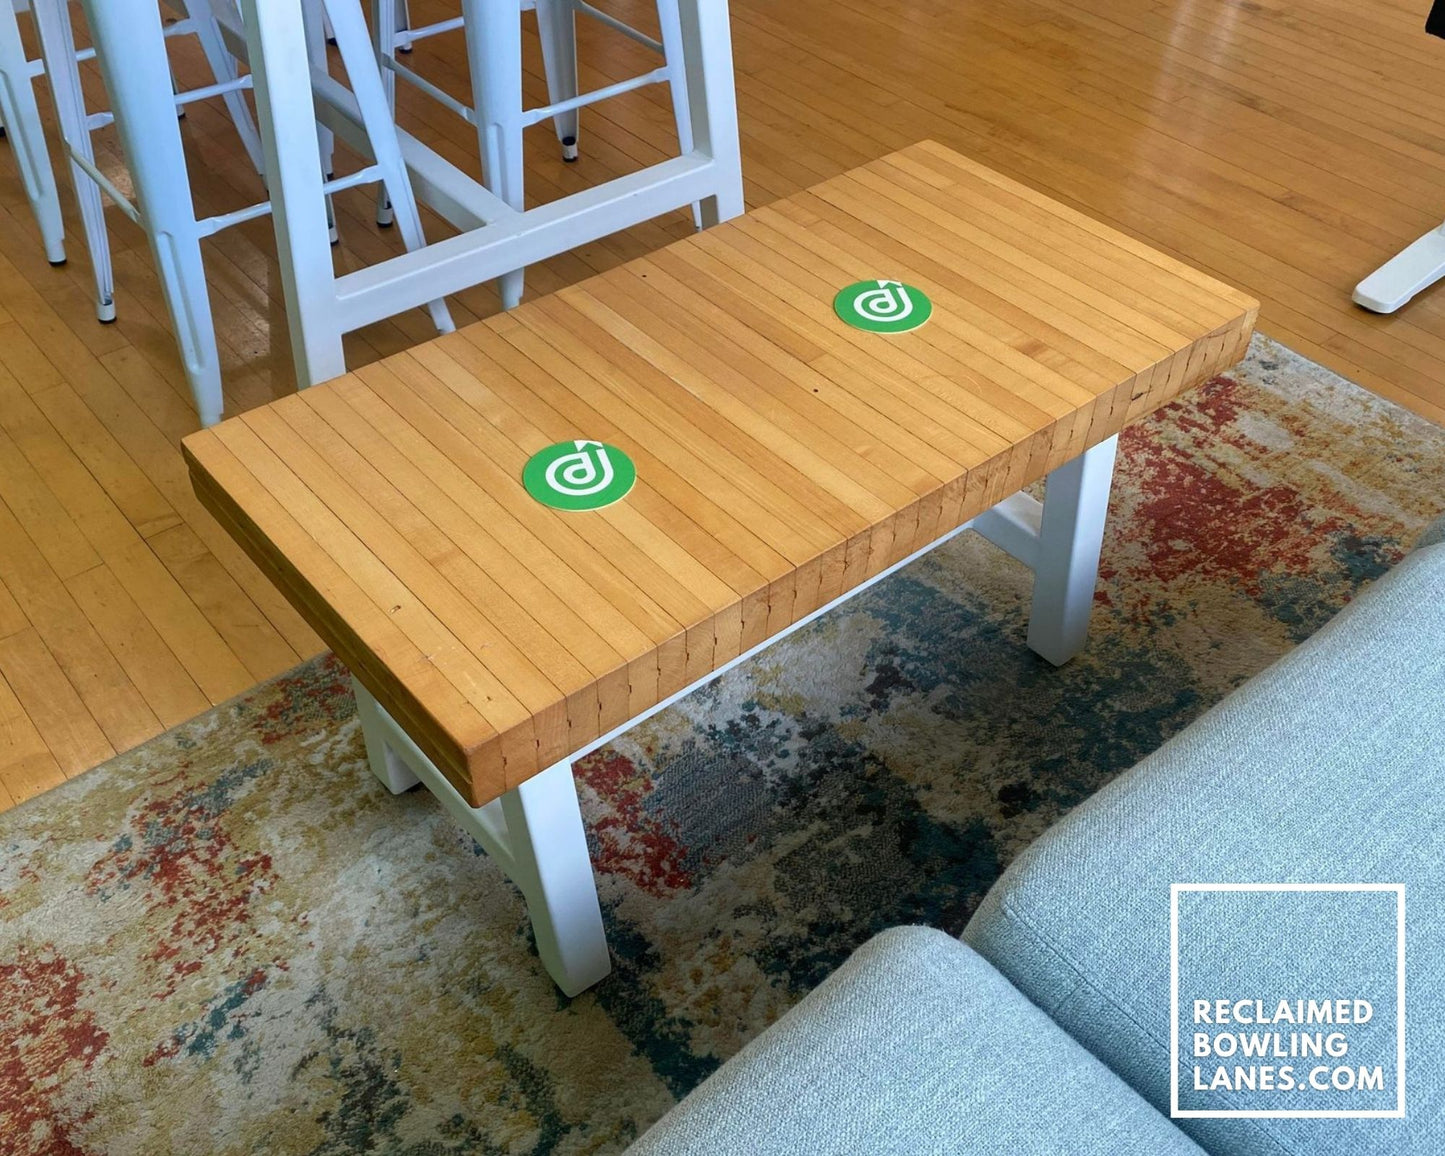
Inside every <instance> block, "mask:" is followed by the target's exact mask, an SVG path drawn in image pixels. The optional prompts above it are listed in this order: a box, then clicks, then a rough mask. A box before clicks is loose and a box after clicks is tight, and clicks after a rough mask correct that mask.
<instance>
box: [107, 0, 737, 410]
mask: <svg viewBox="0 0 1445 1156" xmlns="http://www.w3.org/2000/svg"><path fill="white" fill-rule="evenodd" d="M85 2H86V3H87V4H92V5H93V4H97V3H102V2H105V0H85ZM110 2H115V0H110ZM676 2H677V9H678V39H679V41H680V49H679V52H678V55H679V56H680V57H681V62H682V67H681V70H680V71H681V75H682V78H683V80H682V83H683V84H685V86H686V88H687V108H688V117H689V120H688V125H687V128H688V135H687V136H685V137H684V138H683V139H684V141H685V142H687V143H688V144H689V146H690V147H688V148H687V149H686V150H685V151H683V152H682V154H681V155H680V156H676V157H671V158H669V159H667V160H663V161H660V162H658V163H657V164H654V165H650V166H648V167H647V168H644V169H642V170H640V171H638V172H634V173H629V174H628V175H626V176H623V177H618V178H615V179H613V180H609V181H606V182H604V183H602V184H600V185H596V186H593V187H591V188H588V189H584V190H583V191H581V192H578V193H573V194H570V195H569V196H565V197H562V198H560V199H558V200H556V201H553V202H551V203H550V204H546V205H542V206H540V207H538V208H535V209H519V208H517V207H514V206H513V205H512V204H511V203H509V202H508V201H506V200H504V199H502V198H501V197H499V196H497V195H496V194H494V193H492V192H490V191H488V190H487V189H486V188H484V187H483V186H482V185H481V184H480V183H478V182H477V181H476V180H475V179H474V178H472V177H470V176H468V175H467V174H466V173H464V172H462V171H461V170H460V169H458V168H457V167H456V166H455V165H453V164H451V163H450V162H448V161H447V160H446V159H445V158H444V157H442V156H441V155H440V154H438V153H437V152H436V151H435V150H434V149H431V148H429V147H427V146H426V145H425V144H423V143H422V142H421V141H419V140H417V139H416V138H415V137H414V136H412V135H411V134H410V133H408V132H406V131H405V130H404V129H401V128H396V127H395V125H394V123H393V129H394V135H393V136H391V137H390V138H388V139H389V140H390V142H391V144H399V146H400V156H401V159H402V160H403V161H404V162H405V165H406V169H407V171H408V172H409V173H410V176H411V181H412V184H413V186H414V187H415V189H416V195H417V196H418V197H419V198H420V199H421V200H422V201H423V202H424V203H425V204H427V205H428V206H430V207H431V208H432V209H434V210H435V211H436V212H437V213H438V214H440V215H441V216H442V217H443V218H445V219H446V220H447V221H449V222H450V223H451V224H452V225H453V226H455V227H456V228H457V229H459V230H461V233H460V234H459V235H458V236H454V237H448V238H446V239H445V240H441V241H436V242H433V243H431V244H428V245H426V246H425V247H424V248H421V249H417V250H415V251H412V252H408V253H404V254H402V255H400V256H397V257H392V258H389V259H388V260H385V261H381V262H378V263H377V264H375V265H372V266H369V267H367V268H365V269H360V270H357V271H355V272H351V273H347V274H345V275H343V276H339V277H338V276H336V275H335V272H334V270H333V269H332V267H331V261H330V258H329V254H328V250H327V248H326V246H325V244H324V242H322V241H321V239H320V237H321V233H322V232H324V227H323V218H322V208H321V191H322V187H323V184H322V176H323V174H322V173H321V171H320V169H319V166H318V165H317V163H316V155H315V148H314V144H313V143H312V142H311V141H309V140H308V133H310V128H309V125H310V123H311V120H312V118H313V116H319V117H320V118H321V120H322V121H323V122H324V123H326V124H327V125H329V126H330V127H331V128H332V129H333V130H334V131H335V132H336V134H337V136H338V137H340V138H341V139H342V140H343V141H344V142H345V143H346V144H347V145H348V146H349V147H351V148H353V149H355V150H356V151H358V152H360V153H361V154H362V155H364V156H374V155H377V152H376V151H373V147H374V144H375V145H380V144H382V143H384V142H383V141H382V140H381V138H379V137H377V136H376V134H368V132H367V131H366V121H367V119H368V118H369V117H371V116H372V115H373V113H372V112H371V110H372V109H375V108H378V107H379V108H380V109H381V112H382V113H383V114H385V113H386V111H387V104H386V98H385V95H384V93H383V89H382V81H381V76H380V67H379V66H378V64H377V58H376V56H375V54H373V53H368V54H367V60H366V61H363V60H360V59H351V58H348V59H347V62H346V65H347V75H348V77H349V78H350V80H351V82H352V86H353V88H354V91H351V90H348V89H347V88H346V87H345V86H343V85H342V84H340V83H339V82H338V81H336V80H335V79H334V78H332V77H330V76H327V75H326V74H325V73H323V72H320V71H319V70H317V69H314V68H313V69H311V70H310V75H309V77H308V75H307V73H308V63H307V60H306V48H305V43H304V36H303V34H302V23H303V20H302V14H301V12H300V10H299V8H298V7H297V4H296V2H295V0H241V7H242V12H243V14H244V17H245V36H246V40H247V44H248V49H247V51H248V58H249V60H250V63H251V68H252V72H253V76H254V77H255V94H256V109H257V116H258V119H259V121H260V125H261V139H262V142H263V144H264V146H265V149H266V172H267V174H268V178H269V182H270V189H271V202H272V205H273V207H274V210H275V212H274V223H275V226H276V248H277V252H278V255H279V257H280V261H281V274H282V278H283V281H284V283H285V286H286V315H287V319H288V321H289V322H290V326H291V348H292V353H293V355H294V357H295V359H296V376H297V380H298V381H299V382H301V383H302V384H310V383H312V382H318V381H325V380H327V379H328V378H332V377H337V376H339V375H340V374H342V373H345V372H346V361H345V355H344V352H343V349H342V344H341V336H342V334H344V333H348V332H350V331H351V330H353V329H359V328H361V327H362V326H363V325H368V324H370V323H371V322H373V321H376V320H378V319H380V318H382V317H389V316H391V315H393V314H396V313H400V312H402V311H403V310H405V309H409V308H412V307H414V306H416V305H418V304H420V303H422V302H425V301H430V300H432V299H434V298H435V297H437V296H438V295H443V294H448V293H455V292H458V291H460V290H462V289H465V288H469V287H470V286H473V285H477V284H479V283H481V282H482V281H486V280H490V279H492V278H494V277H500V276H502V275H503V274H505V273H508V272H510V271H513V270H519V269H523V268H525V267H526V266H527V265H529V264H532V263H534V262H537V261H543V260H546V259H547V258H548V257H552V256H555V255H556V254H558V253H562V252H566V251H567V250H568V249H573V248H576V247H577V246H578V245H583V244H587V243H588V242H590V241H594V240H596V239H597V238H599V237H604V236H606V235H607V234H609V233H615V232H617V231H618V230H620V229H626V228H629V227H630V226H632V225H635V224H637V223H639V222H641V221H646V220H648V219H650V218H652V217H656V216H659V215H661V214H663V213H667V212H670V211H672V210H674V209H678V208H682V207H683V206H686V205H692V204H700V215H701V219H702V222H703V223H704V224H705V225H710V224H713V223H714V222H717V221H720V220H725V219H727V218H729V217H734V216H737V215H738V214H740V213H741V212H742V211H743V184H742V164H741V157H740V153H739V149H738V126H737V104H736V97H735V95H734V91H733V64H732V38H731V32H730V29H729V26H728V9H727V0H676ZM504 7H505V9H506V10H507V11H506V12H505V13H503V12H502V9H503V8H504ZM326 8H327V13H328V14H329V16H330V17H331V22H332V24H333V27H334V28H335V30H336V31H337V33H338V34H339V33H340V32H341V24H342V23H346V24H348V25H353V26H358V27H360V28H362V29H363V35H365V32H364V29H365V21H364V20H363V18H362V15H361V8H360V3H359V0H326ZM488 8H491V9H494V10H495V12H496V13H498V14H499V15H498V17H497V19H496V23H497V24H498V25H501V26H502V27H501V28H499V30H498V34H497V35H496V36H495V37H492V38H491V39H489V40H488V41H486V43H488V44H489V45H492V46H493V50H492V52H490V53H489V55H492V56H495V57H497V59H499V60H502V61H505V60H508V59H510V60H513V61H520V37H521V29H520V24H519V21H518V19H517V15H516V12H517V10H516V9H515V8H513V7H512V4H511V3H510V2H509V3H507V4H506V5H502V4H485V3H484V4H483V5H482V11H483V12H484V13H485V11H486V10H487V9H488ZM503 17H505V18H503ZM338 42H339V43H344V41H343V40H342V37H341V36H340V35H338ZM498 42H500V43H502V44H504V45H505V44H511V45H512V46H513V50H511V51H496V50H495V47H494V46H495V44H496V43H498ZM368 62H369V63H368ZM512 78H513V80H516V74H515V73H513V74H512ZM509 83H510V82H509ZM594 95H595V94H594ZM598 99H600V97H598ZM517 103H520V92H518V93H517ZM554 111H555V108H554V109H552V110H550V111H549V112H547V113H546V114H544V115H551V114H552V112H554ZM492 131H493V132H494V133H495V132H496V131H497V126H496V125H493V126H492ZM311 136H312V137H314V133H313V134H311ZM387 147H391V146H390V145H388V146H387ZM388 187H390V186H388Z"/></svg>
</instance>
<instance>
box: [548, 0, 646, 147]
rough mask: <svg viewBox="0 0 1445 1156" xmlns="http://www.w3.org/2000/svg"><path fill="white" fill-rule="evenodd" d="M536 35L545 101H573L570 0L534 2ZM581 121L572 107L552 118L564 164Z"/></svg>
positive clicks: (574, 12) (573, 33)
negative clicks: (543, 81) (543, 74)
mask: <svg viewBox="0 0 1445 1156" xmlns="http://www.w3.org/2000/svg"><path fill="white" fill-rule="evenodd" d="M665 3H666V0H664V4H665ZM537 35H538V36H539V37H540V39H541V41H542V70H543V71H544V72H545V73H546V74H547V102H548V103H549V104H560V103H561V102H562V101H564V100H571V99H573V98H574V97H575V96H577V10H576V9H575V8H574V7H573V6H572V2H571V0H537ZM580 120H581V113H580V110H579V109H575V108H574V109H571V110H570V111H568V112H560V113H558V114H557V115H556V116H555V117H553V118H552V123H553V124H554V125H555V126H556V128H557V139H558V140H559V141H560V142H561V144H562V159H563V160H564V161H575V160H576V159H577V156H578V149H577V138H578V132H579V123H580Z"/></svg>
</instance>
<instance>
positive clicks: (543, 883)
mask: <svg viewBox="0 0 1445 1156" xmlns="http://www.w3.org/2000/svg"><path fill="white" fill-rule="evenodd" d="M1117 440H1118V439H1117V438H1110V439H1109V440H1108V441H1105V442H1101V443H1100V444H1099V445H1097V446H1094V447H1093V448H1092V449H1089V450H1087V451H1085V452H1084V453H1083V454H1082V455H1080V456H1079V457H1078V458H1075V459H1074V460H1073V461H1070V462H1067V463H1065V464H1064V465H1062V466H1060V467H1059V468H1058V469H1056V470H1054V471H1053V472H1052V473H1050V474H1049V476H1048V480H1047V482H1046V483H1045V489H1044V500H1043V501H1042V502H1040V501H1038V499H1036V498H1034V497H1032V496H1030V495H1028V494H1022V493H1020V494H1015V495H1014V496H1013V497H1011V498H1007V499H1005V500H1004V501H1003V502H1000V503H999V504H998V505H997V506H995V507H994V508H993V509H991V510H988V511H986V512H985V513H983V514H981V515H979V517H977V518H975V519H974V520H973V521H971V522H965V523H964V524H963V525H961V526H958V527H955V528H954V529H952V530H950V531H949V532H948V533H946V534H944V535H943V536H942V537H940V538H938V539H936V540H935V541H933V542H932V543H930V544H929V545H927V546H925V547H924V548H923V549H921V550H919V551H917V552H916V553H914V554H911V555H909V556H908V557H907V558H904V559H903V560H902V561H900V562H897V563H895V564H894V565H892V566H890V567H888V569H886V570H884V571H883V572H882V573H880V574H877V575H875V576H874V577H872V578H870V579H868V581H866V582H863V583H861V584H860V585H858V586H855V587H854V588H853V589H852V590H849V591H848V592H847V593H846V594H843V595H841V596H840V597H838V598H835V599H834V600H833V601H832V602H830V603H828V604H827V605H826V606H822V607H820V608H819V609H817V610H815V611H813V612H812V613H811V614H809V615H807V616H806V617H804V618H801V619H799V620H798V621H797V622H795V623H793V624H792V625H790V626H788V627H786V628H785V629H783V630H781V631H779V632H778V633H777V634H774V635H773V636H772V637H771V638H769V639H767V640H765V641H763V642H761V643H759V644H758V645H757V646H755V647H753V648H752V649H751V650H749V651H747V652H746V653H744V654H740V655H739V656H738V657H737V658H735V659H733V660H732V661H731V662H728V663H726V664H725V665H723V666H721V667H719V668H718V669H717V670H715V671H713V672H711V673H710V674H706V675H704V676H703V677H702V678H700V679H698V680H697V681H696V682H694V683H692V684H691V685H689V686H686V687H683V688H682V689H681V690H679V691H677V692H676V693H675V694H672V695H669V696H668V697H667V698H665V699H663V700H662V701H661V702H659V703H657V704H656V705H655V706H652V707H649V708H648V709H647V710H645V711H642V712H641V713H640V714H638V715H636V716H634V717H633V718H631V719H629V720H628V721H627V722H626V723H624V724H623V725H622V726H620V727H618V728H616V729H615V730H613V731H611V732H609V733H608V734H605V735H603V736H601V737H600V738H598V739H597V740H595V741H594V742H591V743H588V744H587V745H586V746H584V747H582V748H581V749H580V750H577V751H575V752H574V753H573V754H572V755H571V756H570V757H569V758H567V759H565V760H563V761H562V762H559V763H556V764H554V765H553V766H552V767H550V768H548V769H547V770H545V771H543V772H542V773H541V774H539V775H535V776H534V777H532V778H530V779H528V780H527V781H526V782H524V783H522V784H521V785H520V786H518V787H515V788H514V789H512V790H510V791H508V792H507V793H506V794H504V795H502V796H501V798H499V799H495V800H493V801H492V802H490V803H487V804H486V805H484V806H482V807H473V806H472V805H471V804H470V803H468V802H467V801H466V799H464V798H463V797H462V796H461V794H460V793H459V792H458V791H457V789H456V788H455V787H454V786H452V784H451V782H450V781H448V779H447V777H446V776H445V775H444V774H443V773H442V772H441V771H440V770H439V769H438V768H437V767H436V765H435V764H434V763H433V762H432V761H431V760H430V759H429V758H427V756H426V755H425V754H424V753H423V752H422V751H421V749H420V748H419V747H418V746H417V745H416V743H415V742H413V741H412V739H411V737H410V736H408V735H407V733H406V732H405V731H404V730H402V728H401V727H400V726H399V725H398V724H397V723H396V721H395V720H394V719H393V718H392V717H391V715H390V714H388V713H387V712H386V710H385V709H384V708H383V707H382V706H381V704H380V703H378V702H377V701H376V699H375V698H374V697H373V696H372V695H371V693H370V692H369V691H368V690H367V689H366V688H365V687H364V686H362V685H361V683H360V682H358V681H357V680H356V679H355V678H354V677H353V679H352V686H353V688H354V689H355V691H356V703H357V712H358V714H359V715H360V717H361V727H362V734H363V736H364V738H365V741H366V751H367V760H368V763H369V765H370V767H371V770H372V773H373V774H375V775H376V777H377V778H378V779H380V780H381V782H382V783H383V784H384V785H385V786H386V787H387V789H388V790H390V791H391V792H392V793H393V794H399V793H400V792H402V791H405V790H408V789H410V788H411V787H414V786H415V785H416V784H417V783H419V782H420V783H425V784H426V786H427V788H428V789H429V790H430V791H431V792H432V794H434V795H436V797H437V798H438V800H440V802H441V803H442V805H443V806H444V807H445V808H446V810H447V811H448V813H450V814H451V816H452V817H453V818H454V819H456V821H457V822H458V823H459V824H460V825H461V826H462V828H463V829H464V830H465V831H467V833H468V834H470V835H471V836H472V838H474V839H475V840H476V841H477V842H478V843H479V844H480V845H481V847H482V848H483V850H485V851H486V852H487V854H488V855H490V856H492V858H493V859H494V860H496V862H497V864H498V866H500V867H501V868H502V870H503V871H504V872H505V873H506V874H507V875H508V877H509V878H511V880H512V881H513V882H514V883H515V884H516V885H517V888H518V889H519V890H520V891H521V892H522V896H523V898H524V899H525V900H526V903H527V911H528V914H529V915H530V916H531V920H532V930H533V934H534V936H535V938H536V942H537V953H538V955H539V956H540V957H541V960H542V963H543V966H545V967H546V969H547V971H548V973H549V974H550V975H551V976H552V978H553V979H554V980H555V981H556V983H557V986H558V987H559V988H561V989H562V991H563V992H565V993H566V994H567V995H569V996H573V995H576V994H578V993H579V992H581V991H584V990H586V989H587V988H588V987H591V986H592V985H593V984H594V983H596V982H598V981H599V980H600V979H602V978H603V977H604V976H605V975H607V973H608V971H610V970H611V963H610V961H609V959H608V954H607V939H606V935H605V933H604V931H603V927H602V915H601V908H600V905H599V903H598V899H597V885H596V881H595V879H594V877H593V874H592V863H591V859H590V858H589V856H588V852H587V836H586V832H585V831H584V829H583V826H582V815H581V811H580V809H579V807H578V803H577V791H576V785H575V783H574V781H573V778H572V766H573V764H574V763H575V762H576V761H577V760H578V759H580V758H582V757H583V756H584V755H587V754H590V753H591V752H592V751H594V750H596V749H597V748H599V747H601V746H604V745H605V744H607V743H609V742H611V741H612V740H613V739H614V738H616V737H617V736H618V735H620V734H622V733H623V732H624V731H627V730H629V729H631V728H632V727H634V726H636V725H637V724H638V723H640V722H642V721H644V720H645V719H648V718H650V717H651V716H652V715H654V714H656V713H657V712H658V711H661V710H664V709H666V708H667V707H669V706H671V705H672V704H673V703H675V702H677V701H678V700H679V699H681V698H683V697H685V696H687V695H689V694H691V693H692V692H693V691H695V690H697V689H698V688H699V687H702V686H705V685H707V684H708V683H709V682H712V681H713V680H714V679H716V678H719V677H720V676H722V675H723V674H725V673H726V672H727V671H729V670H731V669H732V668H733V667H734V666H737V665H738V664H739V663H743V662H746V661H748V659H750V658H752V657H753V656H754V655H756V654H758V653H760V652H761V651H763V650H765V649H766V648H768V647H769V646H772V645H773V644H774V643H776V642H778V641H779V640H781V639H783V638H786V637H787V636H788V635H789V634H792V633H793V632H794V631H795V630H798V629H800V628H801V627H803V626H806V625H807V624H808V623H809V622H812V621H813V619H815V618H818V617H820V616H821V615H824V614H826V613H828V612H829V611H830V610H833V609H834V608H835V607H838V606H841V605H842V604H843V603H844V602H846V601H848V600H849V599H850V598H854V597H856V596H857V595H858V594H860V593H862V592H863V591H864V590H866V589H867V588H868V587H870V586H872V585H873V584H874V583H876V582H880V581H882V580H883V579H884V578H886V577H888V576H889V575H890V574H892V573H894V572H895V571H897V570H900V569H902V568H903V567H904V566H907V565H908V564H909V563H911V562H913V561H915V560H916V559H918V558H921V557H922V556H923V555H924V554H927V553H929V552H930V551H931V550H934V549H936V548H937V547H939V546H941V545H942V544H943V543H944V542H947V541H949V540H950V539H952V538H955V537H957V536H958V535H959V534H961V533H963V531H965V530H968V529H974V530H977V531H978V532H979V533H981V534H983V535H984V536H985V537H986V538H988V539H989V540H990V541H991V542H993V543H995V544H996V545H998V546H999V547H1001V548H1002V549H1004V550H1005V551H1007V552H1008V553H1009V554H1011V555H1013V556H1014V557H1016V558H1018V559H1019V560H1020V561H1021V562H1023V563H1024V564H1025V565H1027V566H1029V567H1030V568H1031V569H1032V570H1033V571H1034V595H1033V602H1032V606H1031V610H1030V619H1029V633H1028V644H1029V646H1030V647H1031V648H1032V649H1033V650H1035V651H1036V652H1037V653H1039V654H1040V655H1041V656H1042V657H1043V658H1045V659H1047V660H1048V661H1049V662H1051V663H1054V664H1055V665H1061V664H1062V663H1065V662H1067V661H1068V660H1069V659H1070V658H1072V657H1073V656H1074V655H1075V654H1076V653H1077V652H1078V651H1079V650H1080V649H1081V648H1082V647H1083V645H1084V640H1085V634H1086V633H1087V630H1088V624H1089V613H1090V610H1091V609H1092V607H1093V602H1094V584H1095V581H1096V579H1097V577H1098V571H1099V549H1100V546H1101V545H1102V543H1103V534H1104V518H1105V513H1106V511H1107V509H1108V504H1109V488H1110V483H1111V480H1112V477H1113V467H1114V454H1115V447H1116V444H1117Z"/></svg>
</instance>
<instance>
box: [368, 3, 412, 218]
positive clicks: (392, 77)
mask: <svg viewBox="0 0 1445 1156" xmlns="http://www.w3.org/2000/svg"><path fill="white" fill-rule="evenodd" d="M403 15H404V14H403V13H402V12H401V11H400V10H399V9H398V7H397V3H396V0H372V3H371V31H372V35H373V37H374V38H375V40H376V59H377V62H378V64H379V66H380V70H381V89H382V91H383V92H384V93H385V94H386V107H387V108H389V109H391V111H392V115H393V116H395V115H396V73H394V72H392V70H391V69H389V68H388V67H386V62H387V61H388V60H393V59H395V58H396V34H397V32H398V31H399V28H398V22H399V21H400V20H401V19H402V17H403ZM395 221H396V216H395V214H394V213H393V212H392V210H391V200H390V198H388V197H387V195H386V186H385V185H382V186H380V187H379V188H378V189H377V190H376V223H377V225H379V226H380V227H381V228H383V229H389V228H391V226H392V224H393V223H394V222H395Z"/></svg>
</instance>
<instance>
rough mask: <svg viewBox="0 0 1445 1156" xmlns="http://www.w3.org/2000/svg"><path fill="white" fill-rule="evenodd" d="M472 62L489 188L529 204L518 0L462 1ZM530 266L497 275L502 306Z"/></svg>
mask: <svg viewBox="0 0 1445 1156" xmlns="http://www.w3.org/2000/svg"><path fill="white" fill-rule="evenodd" d="M544 2H545V0H544ZM462 13H463V15H464V16H465V18H466V29H467V62H468V64H469V66H470V69H471V75H472V95H473V98H474V99H475V101H476V109H477V142H478V144H479V145H480V146H481V154H482V170H483V172H482V175H483V177H484V179H485V182H486V186H487V189H488V190H489V191H490V192H491V193H492V194H493V195H494V196H497V197H500V198H501V199H502V200H503V201H505V202H506V203H507V204H508V205H510V206H511V207H512V208H514V209H516V210H517V211H519V212H520V211H521V210H522V209H524V208H525V207H526V202H525V200H524V197H523V191H522V21H521V16H520V13H519V9H518V7H517V5H515V4H511V3H500V4H499V3H497V2H496V0H462ZM524 278H525V271H524V270H522V269H513V270H511V271H510V272H507V273H503V274H502V276H501V277H499V278H498V279H497V288H498V292H499V293H500V294H501V297H502V308H503V309H512V308H515V307H516V306H517V305H518V304H519V303H520V302H521V300H522V291H523V288H524Z"/></svg>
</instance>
